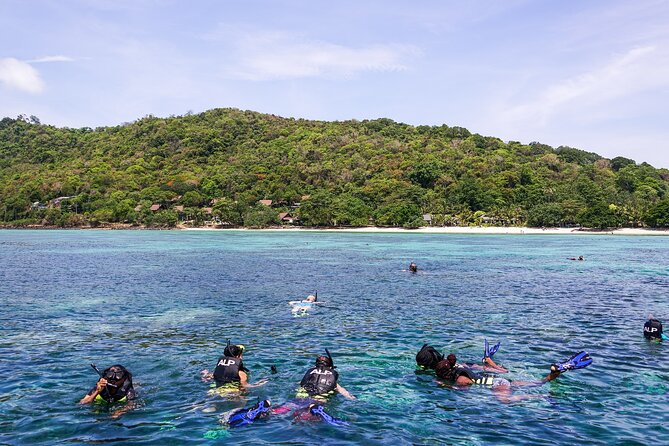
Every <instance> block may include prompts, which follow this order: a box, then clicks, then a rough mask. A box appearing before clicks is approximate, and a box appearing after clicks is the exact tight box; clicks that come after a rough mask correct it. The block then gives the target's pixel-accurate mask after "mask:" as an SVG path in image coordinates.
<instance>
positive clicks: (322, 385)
mask: <svg viewBox="0 0 669 446" xmlns="http://www.w3.org/2000/svg"><path fill="white" fill-rule="evenodd" d="M338 379H339V373H338V372H337V371H336V370H335V369H334V368H333V367H312V368H310V369H309V370H307V373H305V374H304V377H303V378H302V381H300V386H302V387H303V388H304V390H306V391H307V393H308V394H309V396H316V395H324V394H326V393H328V392H331V391H333V390H335V389H336V388H337V380H338Z"/></svg>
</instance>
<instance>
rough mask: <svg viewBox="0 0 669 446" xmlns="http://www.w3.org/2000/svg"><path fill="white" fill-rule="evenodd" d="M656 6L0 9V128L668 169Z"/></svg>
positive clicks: (667, 34) (663, 24)
mask: <svg viewBox="0 0 669 446" xmlns="http://www.w3.org/2000/svg"><path fill="white" fill-rule="evenodd" d="M667 24H669V0H639V1H629V0H562V1H553V0H466V1H465V0H460V1H451V0H385V1H382V0H337V1H332V0H327V1H326V0H188V1H186V0H28V1H26V0H0V117H11V118H15V117H17V116H18V115H21V114H23V115H27V116H31V115H34V116H37V117H38V118H39V119H40V121H41V122H42V123H44V124H51V125H55V126H59V127H93V128H95V127H98V126H114V125H119V124H122V123H124V122H132V121H135V120H137V119H140V118H142V117H144V116H147V115H153V116H158V117H167V116H172V115H174V116H179V115H184V114H186V113H188V112H193V113H199V112H202V111H205V110H209V109H212V108H220V107H234V108H239V109H243V110H254V111H258V112H262V113H271V114H275V115H280V116H284V117H294V118H305V119H317V120H326V121H335V120H338V121H341V120H348V119H358V120H362V119H377V118H390V119H393V120H395V121H397V122H404V123H407V124H411V125H442V124H446V125H448V126H461V127H466V128H467V129H469V130H470V131H471V132H474V133H479V134H481V135H484V136H494V137H499V138H501V139H502V140H504V141H520V142H521V143H525V144H527V143H530V142H533V141H537V142H541V143H544V144H548V145H551V146H553V147H559V146H569V147H575V148H578V149H582V150H587V151H590V152H595V153H598V154H600V155H602V156H604V157H607V158H614V157H616V156H624V157H627V158H631V159H633V160H635V161H637V162H638V163H641V162H648V163H650V164H652V165H653V166H655V167H665V168H669V113H667V111H668V110H669V107H668V104H669V25H667Z"/></svg>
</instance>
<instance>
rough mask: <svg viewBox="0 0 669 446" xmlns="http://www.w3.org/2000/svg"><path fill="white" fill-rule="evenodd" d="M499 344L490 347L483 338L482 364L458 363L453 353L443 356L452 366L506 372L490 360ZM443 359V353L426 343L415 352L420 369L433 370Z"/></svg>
mask: <svg viewBox="0 0 669 446" xmlns="http://www.w3.org/2000/svg"><path fill="white" fill-rule="evenodd" d="M500 345H501V344H500V343H497V345H495V346H493V347H492V348H491V347H490V346H489V345H488V340H487V339H486V340H485V352H484V355H483V364H482V365H478V364H471V365H470V364H458V363H457V359H456V357H455V355H454V354H453V353H451V354H450V355H448V356H447V357H445V358H446V360H447V361H448V362H449V363H450V364H451V365H452V366H453V367H467V368H470V369H480V370H483V371H486V372H494V373H507V372H508V370H506V369H505V368H504V367H502V366H500V365H498V364H496V363H495V361H493V360H492V356H493V355H494V354H495V353H496V352H497V350H499V347H500ZM443 360H444V355H443V354H442V353H439V351H438V350H437V349H436V348H434V347H432V346H431V345H428V344H423V347H421V349H420V350H419V351H418V353H417V354H416V364H418V366H420V367H421V368H422V369H428V370H435V369H436V367H437V364H439V363H440V362H441V361H443Z"/></svg>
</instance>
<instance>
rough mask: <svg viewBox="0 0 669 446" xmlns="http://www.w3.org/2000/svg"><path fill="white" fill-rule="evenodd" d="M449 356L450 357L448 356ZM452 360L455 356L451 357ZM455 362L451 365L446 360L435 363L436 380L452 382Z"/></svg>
mask: <svg viewBox="0 0 669 446" xmlns="http://www.w3.org/2000/svg"><path fill="white" fill-rule="evenodd" d="M448 356H451V355H448ZM453 359H455V355H453ZM454 365H455V361H453V363H451V361H449V360H448V359H442V360H441V361H439V363H437V366H436V367H435V368H434V371H435V373H436V374H437V377H438V378H441V379H444V380H447V381H453V378H454V374H455V368H454Z"/></svg>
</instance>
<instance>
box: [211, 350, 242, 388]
mask: <svg viewBox="0 0 669 446" xmlns="http://www.w3.org/2000/svg"><path fill="white" fill-rule="evenodd" d="M240 371H242V372H245V371H246V368H245V367H244V364H243V363H242V360H241V359H239V358H233V357H231V356H221V357H220V358H219V359H218V362H217V363H216V368H215V369H214V380H215V381H216V385H218V386H222V385H223V384H228V383H232V382H239V381H240V378H239V372H240Z"/></svg>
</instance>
